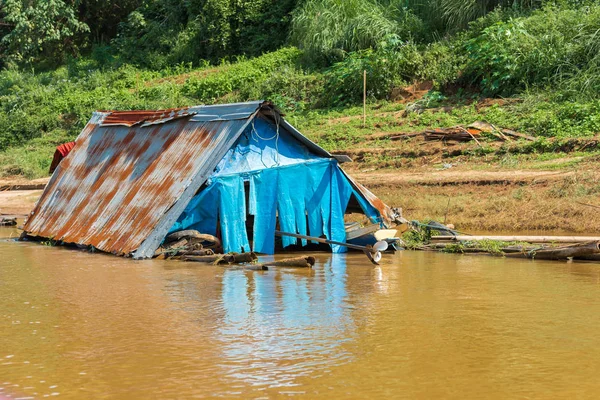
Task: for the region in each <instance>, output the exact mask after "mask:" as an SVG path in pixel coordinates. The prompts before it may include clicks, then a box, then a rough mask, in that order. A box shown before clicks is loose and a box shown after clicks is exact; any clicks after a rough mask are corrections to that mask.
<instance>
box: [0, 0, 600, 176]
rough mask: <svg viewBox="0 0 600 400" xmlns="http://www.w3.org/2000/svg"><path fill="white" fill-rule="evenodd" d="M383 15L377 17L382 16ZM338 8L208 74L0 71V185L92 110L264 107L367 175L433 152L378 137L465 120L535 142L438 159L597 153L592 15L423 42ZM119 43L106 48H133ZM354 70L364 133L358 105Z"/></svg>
mask: <svg viewBox="0 0 600 400" xmlns="http://www.w3.org/2000/svg"><path fill="white" fill-rule="evenodd" d="M384 3H385V2H382V3H381V4H379V3H378V4H379V5H378V6H377V7H388V6H389V7H392V5H389V4H388V5H385V4H387V3H385V4H384ZM290 4H291V3H290ZM340 4H342V3H339V2H336V1H333V0H328V1H307V2H306V3H304V5H303V6H299V7H300V8H299V9H298V10H297V11H296V14H295V16H296V17H295V19H294V21H293V23H291V29H292V35H291V36H290V38H291V39H290V40H291V41H292V42H294V43H296V44H297V45H298V46H301V48H302V49H299V48H297V47H292V46H288V47H282V48H280V49H279V50H275V51H268V52H265V53H264V54H262V55H258V56H255V57H251V56H249V57H246V56H229V57H226V58H224V59H222V61H220V62H218V63H215V62H214V61H213V62H212V63H211V62H209V61H199V60H198V59H194V60H192V61H188V62H182V61H180V62H178V63H177V62H174V61H173V60H175V61H176V59H173V60H171V59H170V58H169V57H167V56H164V57H163V56H161V55H160V54H158V53H156V54H155V56H156V57H157V58H156V60H159V59H160V60H162V61H160V63H157V62H150V61H149V60H137V61H136V60H134V58H133V56H132V57H131V60H128V59H127V57H125V56H124V54H123V53H119V54H115V53H114V51H113V50H114V49H113V50H111V49H108V50H107V49H106V48H102V47H97V48H96V50H95V51H93V52H90V53H89V54H88V55H86V56H79V57H75V58H68V59H67V60H66V61H65V62H64V63H62V64H60V65H58V66H53V67H45V68H43V69H38V70H36V68H35V67H34V64H27V65H24V64H21V65H18V64H14V65H13V64H11V65H5V67H4V69H3V70H1V71H0V176H11V175H22V176H25V177H28V178H36V177H41V176H44V175H46V174H47V169H48V166H49V163H50V161H51V158H52V153H53V151H54V147H55V146H56V145H58V144H60V143H63V142H65V141H68V140H72V139H73V138H74V137H76V136H77V134H78V133H79V131H80V130H81V128H82V127H83V126H84V125H85V123H86V122H87V120H88V119H89V117H90V115H91V113H92V112H93V111H94V110H98V109H158V108H169V107H181V106H189V105H196V104H213V103H224V102H233V101H245V100H255V99H268V100H272V101H274V102H275V103H276V104H277V105H279V106H280V107H281V108H282V109H283V110H284V112H285V113H286V114H287V118H288V119H289V120H290V121H291V122H292V123H293V124H294V125H296V126H298V127H299V128H300V129H301V130H302V131H303V132H305V133H307V134H308V136H309V137H310V138H311V139H313V140H315V141H316V142H318V143H319V144H320V145H322V146H323V147H325V148H327V149H328V150H332V151H345V152H350V153H352V154H353V155H355V158H356V159H357V160H359V161H361V162H362V163H363V164H365V165H366V164H368V165H370V166H374V167H399V166H405V165H407V164H409V165H410V163H414V162H415V161H414V160H416V159H418V158H419V157H424V156H425V157H426V156H428V155H430V154H429V153H428V152H434V153H435V152H436V151H437V150H432V149H430V148H429V147H428V146H422V145H421V144H419V143H415V142H414V141H402V142H394V141H391V140H390V139H389V136H390V135H389V133H396V134H397V133H411V132H418V131H421V130H423V129H426V128H438V127H449V126H454V125H458V124H469V123H472V122H474V121H487V122H489V123H492V124H494V125H496V126H498V127H502V128H509V129H512V130H515V131H518V132H521V133H525V134H528V135H531V136H534V137H535V138H536V140H535V141H534V142H530V141H515V142H510V143H504V144H500V143H497V142H496V141H495V140H494V138H493V137H488V138H483V139H482V141H481V145H476V144H474V143H471V144H468V145H464V146H460V149H445V150H443V151H441V153H440V155H441V156H443V157H451V156H453V155H457V154H460V155H466V156H469V157H489V156H490V155H492V156H493V157H496V158H497V159H503V158H506V157H508V158H507V159H509V158H511V157H517V158H518V157H521V156H519V154H522V155H526V156H527V157H532V155H534V156H535V155H539V157H548V156H542V155H543V154H554V153H556V154H563V153H565V152H582V153H585V154H595V153H596V152H598V151H600V147H598V141H597V140H592V139H591V138H593V137H594V136H595V135H597V134H598V133H599V132H600V47H599V46H600V45H599V43H600V36H598V31H597V27H598V26H600V5H596V4H595V3H593V2H592V3H590V4H591V5H583V6H582V5H581V3H574V4H575V5H570V3H567V4H566V5H563V6H562V7H560V8H557V7H556V6H544V7H541V8H538V9H535V7H533V8H534V9H533V10H528V11H527V10H520V11H515V9H511V8H505V9H502V8H501V9H497V10H496V11H492V12H488V11H489V10H488V11H486V12H484V13H483V14H484V15H483V16H482V17H480V18H479V19H476V20H474V21H473V22H471V23H470V24H468V20H469V18H467V17H465V18H467V20H466V21H467V22H464V21H463V22H461V24H462V25H461V26H464V27H465V28H464V29H458V30H455V31H452V30H450V29H447V28H445V29H446V30H445V31H444V33H443V36H437V38H438V39H437V40H436V39H435V38H431V37H428V36H427V34H425V33H424V31H423V26H424V25H423V24H426V23H428V24H430V26H433V25H431V24H434V23H436V24H437V23H439V24H441V23H442V22H443V21H442V22H440V21H437V22H435V21H426V20H424V19H423V18H422V17H419V13H418V10H417V9H416V8H415V9H414V10H413V11H411V12H408V11H406V10H405V11H401V10H400V11H398V10H396V11H395V14H390V13H384V12H383V11H381V10H384V9H377V10H379V11H377V10H375V11H373V10H371V13H370V14H369V15H368V18H367V19H364V13H363V14H361V13H357V10H360V9H362V8H361V7H364V4H362V5H360V4H358V3H357V4H354V2H347V3H343V4H344V5H343V6H341V5H340ZM352 4H354V6H352ZM369 4H370V3H369ZM390 4H391V3H390ZM286 7H288V8H289V7H290V5H289V4H288V5H287V6H286ZM336 7H337V8H336ZM352 7H354V8H352ZM324 10H325V11H327V10H328V13H326V12H325V11H324ZM386 10H387V9H386ZM390 10H391V9H390ZM334 11H335V12H334ZM311 13H312V14H311ZM315 13H316V14H315ZM311 15H313V16H314V15H318V16H320V17H319V18H323V20H322V21H321V23H322V24H321V25H320V28H321V31H322V32H321V33H320V34H319V35H317V34H315V30H316V29H319V26H315V25H314V24H313V23H312V22H311V21H312V20H311V19H310V18H307V16H311ZM391 16H392V17H393V20H390V19H389V18H392V17H391ZM148 18H149V17H148ZM361 18H362V19H361ZM456 18H458V17H456ZM386 21H387V22H386ZM390 21H391V22H390ZM419 21H420V22H419ZM456 21H459V20H456ZM230 22H231V21H230ZM231 23H233V22H231ZM278 23H279V22H278ZM459 25H460V24H459ZM332 27H337V28H332ZM352 27H354V28H353V29H354V30H352V29H350V28H352ZM342 28H343V29H342ZM359 28H360V29H359ZM286 29H287V28H286ZM440 32H441V31H440ZM0 34H1V32H0ZM148 34H150V33H148ZM311 35H312V36H311ZM440 37H441V39H440ZM307 38H312V39H311V41H308V42H307V40H308V39H307ZM180 39H181V37H179V39H178V40H180ZM120 40H121V42H118V41H117V42H115V43H116V44H114V46H117V45H119V46H121V47H120V48H125V47H126V46H125V45H126V44H128V45H131V46H134V45H135V43H137V42H135V43H133V42H131V40H133V39H131V38H129V39H127V40H129V42H127V43H125V42H123V41H124V40H126V38H121V39H120ZM181 40H183V39H181ZM232 40H233V39H232ZM119 43H120V44H119ZM132 43H133V44H132ZM232 43H233V42H232ZM261 43H262V42H261ZM124 46H125V47H124ZM232 46H233V45H232ZM261 46H263V47H260V49H263V50H264V49H267V47H264V45H261ZM117 47H118V46H117ZM238 47H239V46H238ZM1 50H2V48H1V47H0V51H1ZM180 50H181V49H180ZM180 50H178V51H180ZM129 51H130V54H133V52H134V51H133V50H132V48H129ZM165 51H167V50H165ZM168 51H171V50H168ZM173 51H174V50H173ZM232 51H233V50H232ZM257 51H258V50H257ZM169 54H174V53H169ZM148 57H150V56H148ZM161 57H162V58H161ZM169 60H171V61H169ZM182 60H183V59H182ZM40 68H41V67H40ZM364 70H366V71H367V76H368V77H367V80H368V85H367V86H368V103H369V106H368V123H367V125H366V126H363V125H362V119H361V118H360V115H361V113H362V107H360V106H358V104H360V101H361V99H362V72H363V71H364ZM423 82H425V83H426V84H425V85H422V86H423V87H424V88H425V90H421V91H420V92H419V93H418V95H415V93H413V92H411V90H410V89H411V88H415V87H418V86H419V84H420V83H423ZM423 87H422V88H423ZM422 88H421V89H422ZM435 154H438V153H435Z"/></svg>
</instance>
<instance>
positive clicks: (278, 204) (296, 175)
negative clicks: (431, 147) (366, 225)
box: [170, 119, 380, 254]
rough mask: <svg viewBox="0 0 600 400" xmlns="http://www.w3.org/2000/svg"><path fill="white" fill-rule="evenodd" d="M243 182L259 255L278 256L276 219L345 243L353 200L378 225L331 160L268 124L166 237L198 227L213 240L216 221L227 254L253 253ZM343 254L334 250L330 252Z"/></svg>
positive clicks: (239, 147) (228, 160)
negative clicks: (218, 224) (247, 184)
mask: <svg viewBox="0 0 600 400" xmlns="http://www.w3.org/2000/svg"><path fill="white" fill-rule="evenodd" d="M245 181H247V182H248V183H249V193H248V205H247V207H248V214H250V215H253V216H254V226H253V231H254V237H253V250H254V251H256V252H259V253H266V254H272V253H273V252H274V250H275V248H274V235H275V233H274V232H275V227H276V222H277V216H279V224H280V230H282V231H285V232H292V233H299V234H302V235H307V234H308V235H310V236H316V237H321V236H323V235H324V236H325V237H326V238H328V239H332V240H335V241H340V242H344V241H345V239H346V232H345V226H344V214H345V210H346V208H347V206H348V202H349V201H350V198H351V196H352V195H354V196H355V197H356V199H357V200H358V203H359V205H360V206H361V208H362V209H363V211H364V212H365V214H366V215H367V216H368V217H369V218H370V219H371V221H373V222H377V221H380V215H379V212H378V211H377V210H376V209H375V208H374V207H373V206H372V205H371V204H370V203H369V202H368V201H367V200H366V199H365V198H364V197H363V196H362V195H361V194H360V193H359V192H357V191H356V190H354V188H353V186H352V185H351V183H350V181H349V180H348V178H347V177H346V176H345V174H344V173H343V171H342V170H341V169H340V168H339V165H338V164H337V161H336V160H335V159H330V158H322V157H318V156H315V155H314V154H311V153H310V152H309V151H308V149H307V148H306V147H305V146H304V145H302V144H301V143H300V142H298V141H297V140H296V139H294V138H292V137H291V136H290V135H289V133H287V132H286V131H285V130H281V131H279V132H278V131H277V127H276V126H274V125H273V124H270V123H268V122H266V121H264V120H262V119H256V120H255V121H254V124H253V125H251V126H249V127H248V129H247V130H246V132H245V133H244V135H242V137H240V139H239V140H238V142H237V143H236V145H235V146H234V147H233V148H232V149H230V150H229V152H228V153H227V155H226V156H225V157H224V158H223V160H222V161H221V162H220V163H219V165H218V166H217V168H216V169H215V172H214V173H213V175H212V177H211V179H210V184H209V185H208V186H207V187H206V188H204V189H203V190H202V191H201V192H200V193H198V194H197V195H196V196H195V197H194V198H193V199H192V201H190V203H189V204H188V206H187V207H186V209H185V211H184V212H183V213H182V215H181V216H180V218H179V219H178V220H177V222H176V223H175V224H174V225H173V227H172V228H171V230H170V232H174V231H178V230H182V229H196V230H198V231H200V232H203V233H210V234H213V235H215V234H216V233H217V219H219V220H220V231H221V235H222V241H223V248H224V250H225V251H226V252H230V251H236V252H241V251H248V250H250V245H249V240H248V235H247V232H246V201H245V193H244V182H245ZM217 216H219V218H217ZM282 241H283V245H284V247H285V246H289V245H294V244H298V240H297V239H295V238H292V237H283V238H282ZM300 244H301V245H303V246H304V245H306V244H307V241H306V240H301V241H300ZM345 250H346V248H345V247H343V246H332V251H333V252H334V253H338V252H344V251H345Z"/></svg>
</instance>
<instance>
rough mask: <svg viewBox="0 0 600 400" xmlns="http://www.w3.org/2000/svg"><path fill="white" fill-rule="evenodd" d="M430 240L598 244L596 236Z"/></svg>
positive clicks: (450, 237)
mask: <svg viewBox="0 0 600 400" xmlns="http://www.w3.org/2000/svg"><path fill="white" fill-rule="evenodd" d="M431 240H434V241H438V240H447V241H453V242H477V241H482V240H496V241H500V242H527V243H587V242H598V241H600V237H598V236H480V235H474V236H469V235H457V236H451V235H444V236H442V235H440V236H432V237H431Z"/></svg>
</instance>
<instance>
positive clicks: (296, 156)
mask: <svg viewBox="0 0 600 400" xmlns="http://www.w3.org/2000/svg"><path fill="white" fill-rule="evenodd" d="M318 159H321V160H328V159H327V158H322V157H318V156H316V155H314V154H311V153H310V152H309V150H308V149H307V148H306V146H304V145H303V144H302V143H300V142H298V140H296V139H294V138H293V137H292V136H291V135H290V134H289V133H288V132H287V131H286V130H284V129H281V130H279V132H278V131H277V126H276V125H274V124H272V123H269V122H267V121H265V120H263V119H255V120H254V121H253V123H252V124H251V125H250V126H248V128H247V129H246V130H245V131H244V133H243V134H242V136H240V138H239V139H238V141H237V143H236V145H235V146H234V147H232V148H231V149H230V150H229V151H228V152H227V154H226V155H225V157H223V159H222V160H221V162H219V164H218V165H217V168H216V170H215V174H214V175H213V176H222V175H230V174H235V173H246V172H248V171H257V170H263V169H267V168H272V167H283V166H286V165H294V164H300V163H304V162H307V161H314V160H318Z"/></svg>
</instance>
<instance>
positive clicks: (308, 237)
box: [275, 231, 372, 251]
mask: <svg viewBox="0 0 600 400" xmlns="http://www.w3.org/2000/svg"><path fill="white" fill-rule="evenodd" d="M275 235H277V236H291V237H295V238H298V239H306V240H312V241H314V242H319V243H324V244H336V245H338V246H345V247H348V248H349V249H354V250H360V251H371V250H372V249H370V248H368V247H366V246H359V245H357V244H350V243H344V242H336V241H335V240H329V239H323V238H319V237H316V236H307V235H300V234H298V233H290V232H281V231H275Z"/></svg>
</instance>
